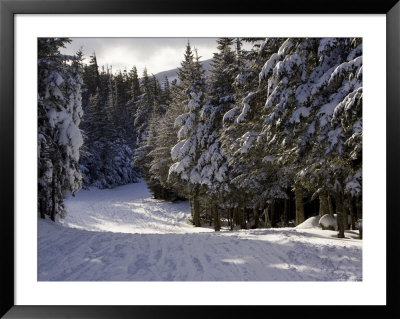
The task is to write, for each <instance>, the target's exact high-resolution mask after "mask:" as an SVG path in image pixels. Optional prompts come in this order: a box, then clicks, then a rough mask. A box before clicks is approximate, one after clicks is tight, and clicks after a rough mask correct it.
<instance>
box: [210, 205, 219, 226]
mask: <svg viewBox="0 0 400 319" xmlns="http://www.w3.org/2000/svg"><path fill="white" fill-rule="evenodd" d="M211 210H212V212H213V213H214V230H215V231H220V230H221V220H220V216H219V211H218V206H217V205H216V204H214V203H213V204H212V208H211Z"/></svg>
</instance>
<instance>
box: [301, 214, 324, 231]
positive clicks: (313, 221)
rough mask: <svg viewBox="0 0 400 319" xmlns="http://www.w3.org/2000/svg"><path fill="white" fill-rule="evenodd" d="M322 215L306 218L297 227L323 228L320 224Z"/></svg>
mask: <svg viewBox="0 0 400 319" xmlns="http://www.w3.org/2000/svg"><path fill="white" fill-rule="evenodd" d="M319 219H320V216H313V217H310V218H308V219H307V220H305V221H304V222H303V223H301V224H299V225H297V226H296V227H295V228H296V229H309V228H321V227H320V226H319Z"/></svg>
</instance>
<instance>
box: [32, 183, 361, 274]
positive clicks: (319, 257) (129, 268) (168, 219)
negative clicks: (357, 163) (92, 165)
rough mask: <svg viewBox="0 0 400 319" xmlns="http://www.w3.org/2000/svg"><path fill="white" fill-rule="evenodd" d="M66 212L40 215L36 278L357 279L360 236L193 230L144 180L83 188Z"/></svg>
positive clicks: (185, 213)
mask: <svg viewBox="0 0 400 319" xmlns="http://www.w3.org/2000/svg"><path fill="white" fill-rule="evenodd" d="M66 205H67V210H68V216H67V217H66V218H65V219H64V220H61V221H58V222H57V223H56V224H55V223H53V222H51V221H49V220H41V219H39V220H38V223H39V225H38V226H39V227H38V280H40V281H348V280H351V281H360V280H362V262H361V261H362V241H360V240H358V239H355V237H357V233H356V232H354V231H353V232H352V231H348V232H346V239H344V240H343V239H338V238H335V237H336V234H337V233H336V232H335V231H328V230H325V231H322V230H320V229H315V228H313V229H293V228H280V229H253V230H234V231H229V230H225V229H223V230H222V231H221V232H214V230H213V229H212V228H206V227H201V228H196V227H193V226H192V225H190V224H189V223H188V217H189V216H190V212H189V205H188V203H187V202H177V203H169V202H165V201H160V200H154V199H151V194H150V193H149V191H148V190H147V188H146V184H145V183H144V182H142V183H137V184H129V185H125V186H120V187H117V188H114V189H110V190H98V189H91V190H90V191H89V190H81V191H80V192H79V193H78V194H76V197H71V198H69V199H68V200H67V201H66Z"/></svg>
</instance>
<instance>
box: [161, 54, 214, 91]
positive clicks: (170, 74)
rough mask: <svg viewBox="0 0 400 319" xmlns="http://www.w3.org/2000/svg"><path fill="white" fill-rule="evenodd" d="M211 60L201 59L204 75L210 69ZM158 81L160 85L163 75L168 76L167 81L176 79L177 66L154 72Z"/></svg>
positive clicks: (207, 73)
mask: <svg viewBox="0 0 400 319" xmlns="http://www.w3.org/2000/svg"><path fill="white" fill-rule="evenodd" d="M211 61H212V59H208V60H204V61H201V64H202V66H203V68H204V69H205V70H206V72H205V75H206V76H208V75H209V74H210V70H211ZM154 76H155V77H156V79H157V80H158V82H159V83H160V84H161V85H162V83H163V82H164V79H165V77H167V78H168V81H169V82H170V83H171V82H172V81H173V80H175V79H176V80H178V68H175V69H171V70H167V71H162V72H159V73H156V74H154ZM178 81H179V80H178Z"/></svg>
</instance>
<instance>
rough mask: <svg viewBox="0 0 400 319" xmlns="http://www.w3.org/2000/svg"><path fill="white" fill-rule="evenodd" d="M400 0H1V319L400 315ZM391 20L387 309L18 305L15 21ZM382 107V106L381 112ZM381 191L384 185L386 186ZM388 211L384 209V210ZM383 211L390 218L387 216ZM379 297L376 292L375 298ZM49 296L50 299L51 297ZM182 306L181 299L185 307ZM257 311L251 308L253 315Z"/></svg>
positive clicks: (366, 307) (387, 162)
mask: <svg viewBox="0 0 400 319" xmlns="http://www.w3.org/2000/svg"><path fill="white" fill-rule="evenodd" d="M398 1H399V0H380V1H372V0H369V1H365V0H364V1H362V0H335V1H332V0H329V1H320V0H308V1H306V2H302V1H284V2H283V1H264V2H261V1H254V0H247V1H246V2H245V5H240V4H233V3H229V5H227V2H222V1H221V2H217V1H215V0H214V1H210V0H204V1H201V2H200V3H197V4H200V5H194V4H191V2H186V1H182V0H171V1H163V0H135V1H128V0H100V1H98V0H81V1H77V0H52V1H49V0H47V1H43V0H41V1H40V0H0V23H1V24H0V32H1V33H0V41H1V42H0V43H1V48H0V150H1V156H0V181H1V183H0V185H1V192H0V196H1V201H0V203H1V206H0V207H1V209H0V211H1V217H0V222H1V225H2V227H1V231H0V236H1V237H0V242H1V243H2V245H1V254H0V256H1V262H0V270H1V272H0V274H1V275H0V277H1V278H0V291H1V295H0V315H1V316H4V318H67V317H68V318H165V317H171V318H204V317H210V316H211V317H218V318H221V317H222V318H223V317H227V316H229V317H231V316H232V315H235V316H239V317H245V316H248V315H253V314H255V312H256V311H257V312H260V313H263V314H265V315H268V316H275V315H276V316H278V315H279V316H281V315H285V316H286V315H296V316H300V317H303V316H307V317H310V316H323V317H338V318H347V317H355V316H357V317H358V316H360V315H361V314H362V313H363V314H365V315H366V313H367V312H368V315H372V316H373V317H379V318H382V317H383V318H389V317H390V318H392V317H393V318H394V317H399V313H400V312H399V310H398V307H397V305H396V302H397V301H398V294H397V293H396V290H397V288H398V286H399V276H398V275H396V270H397V269H398V267H396V266H397V261H396V257H397V255H398V250H396V248H397V247H396V245H397V243H398V235H396V232H395V225H396V223H395V217H396V216H395V213H396V211H397V210H398V207H397V206H398V205H396V196H398V191H397V189H398V188H397V187H396V182H398V180H399V169H398V163H399V162H400V152H399V143H398V137H399V136H400V125H399V124H400V122H399V119H400V99H399V97H400V82H399V77H400V74H399V72H400V65H399V57H400V50H399V49H400V22H399V21H400V20H399V17H400V3H399V2H398ZM38 13H41V14H56V13H63V14H120V13H124V14H130V13H134V14H146V13H152V14H231V13H234V14H239V13H241V14H243V13H245V14H261V13H262V14H281V13H284V14H303V13H308V14H310V13H311V14H324V13H329V14H385V15H386V19H387V29H386V41H387V48H386V49H387V51H386V54H387V67H386V71H387V78H386V80H387V101H386V112H387V117H386V147H387V152H386V178H387V179H386V181H387V182H386V183H387V184H386V190H387V192H386V219H387V225H386V230H387V238H386V243H387V260H386V263H387V305H386V306H353V307H348V306H318V307H314V308H313V309H310V307H309V306H303V307H301V306H284V307H278V306H269V307H268V309H265V308H266V307H267V306H252V307H251V306H240V307H239V306H21V305H18V306H16V305H15V303H14V295H15V290H14V186H15V184H14V173H15V172H14V169H15V166H14V160H15V157H14V120H15V118H14V15H15V14H38ZM377 107H379V106H377ZM378 187H379V186H378ZM382 207H384V205H383V206H382ZM381 213H382V212H381ZM371 293H374V292H371ZM44 298H45V296H44ZM177 302H178V301H177ZM249 308H250V309H249Z"/></svg>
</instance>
